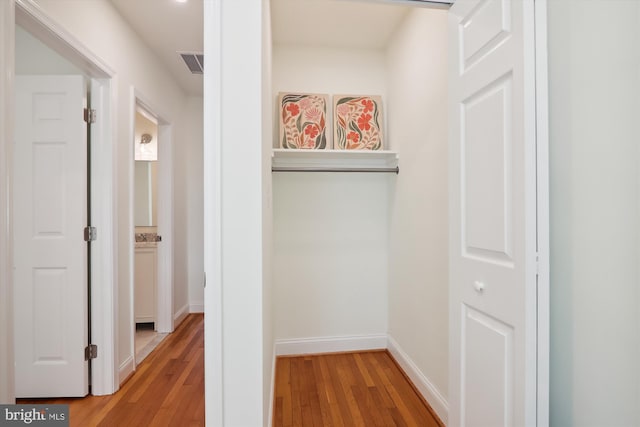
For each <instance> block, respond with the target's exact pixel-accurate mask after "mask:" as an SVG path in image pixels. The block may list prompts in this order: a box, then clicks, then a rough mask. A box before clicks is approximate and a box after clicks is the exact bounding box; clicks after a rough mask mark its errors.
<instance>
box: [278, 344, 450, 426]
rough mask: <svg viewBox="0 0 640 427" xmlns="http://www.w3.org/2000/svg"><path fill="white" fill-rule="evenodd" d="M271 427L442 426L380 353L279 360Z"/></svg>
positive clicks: (385, 353)
mask: <svg viewBox="0 0 640 427" xmlns="http://www.w3.org/2000/svg"><path fill="white" fill-rule="evenodd" d="M274 406H275V408H274V420H273V425H274V427H289V426H292V427H348V426H358V427H360V426H361V427H404V426H407V427H409V426H412V427H436V426H442V424H441V423H440V421H439V419H437V418H436V417H435V416H434V415H432V413H431V411H430V408H429V407H428V405H427V404H426V402H424V400H423V399H422V398H421V397H420V395H419V394H418V393H417V392H416V390H415V389H414V387H413V385H412V384H411V382H410V381H409V380H408V379H407V377H406V376H405V375H404V373H403V372H402V370H400V368H399V367H398V365H397V364H396V363H395V361H394V360H393V358H392V357H391V355H390V354H389V353H388V352H387V351H384V350H381V351H371V352H360V353H338V354H325V355H315V356H295V357H281V358H278V360H277V362H276V393H275V402H274Z"/></svg>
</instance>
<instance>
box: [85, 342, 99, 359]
mask: <svg viewBox="0 0 640 427" xmlns="http://www.w3.org/2000/svg"><path fill="white" fill-rule="evenodd" d="M97 357H98V346H97V345H95V344H89V345H88V346H86V347H85V348H84V360H90V359H96V358H97Z"/></svg>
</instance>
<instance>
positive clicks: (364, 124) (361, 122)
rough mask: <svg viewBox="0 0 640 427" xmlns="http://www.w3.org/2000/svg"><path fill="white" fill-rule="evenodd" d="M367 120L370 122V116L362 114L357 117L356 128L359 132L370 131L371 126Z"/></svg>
mask: <svg viewBox="0 0 640 427" xmlns="http://www.w3.org/2000/svg"><path fill="white" fill-rule="evenodd" d="M369 120H371V114H362V115H361V116H360V117H358V127H359V128H360V129H361V130H369V129H371V125H370V124H369Z"/></svg>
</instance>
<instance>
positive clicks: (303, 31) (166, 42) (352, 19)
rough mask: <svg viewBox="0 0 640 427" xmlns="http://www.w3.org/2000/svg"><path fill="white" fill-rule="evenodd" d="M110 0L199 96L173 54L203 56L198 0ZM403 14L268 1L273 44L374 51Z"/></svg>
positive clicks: (338, 4)
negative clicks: (185, 52)
mask: <svg viewBox="0 0 640 427" xmlns="http://www.w3.org/2000/svg"><path fill="white" fill-rule="evenodd" d="M110 1H111V3H113V5H114V6H115V7H116V9H117V10H118V11H119V12H120V14H121V15H122V16H123V17H124V18H125V20H126V21H127V22H128V23H129V24H130V25H131V27H132V28H134V30H135V31H136V32H137V33H138V34H139V35H140V37H141V38H142V39H143V40H144V42H145V43H146V44H147V45H148V46H149V47H150V48H151V49H152V50H153V51H154V52H155V53H156V55H157V56H158V58H160V60H161V61H162V62H163V63H164V64H165V66H166V67H167V69H168V70H169V72H170V73H171V74H172V75H173V76H174V78H175V79H176V81H177V82H179V84H180V85H181V86H182V88H183V89H184V91H185V92H186V93H188V94H190V95H202V75H193V74H191V72H190V71H189V70H188V69H187V67H186V65H185V64H184V62H183V61H182V59H181V58H180V56H179V55H178V54H177V52H183V51H187V52H203V50H204V49H203V18H202V15H203V1H204V0H188V1H187V2H186V3H178V2H176V1H175V0H110ZM235 1H242V0H235ZM406 13H407V8H406V7H403V6H396V5H389V4H381V3H379V2H376V1H372V0H368V1H356V2H350V1H346V0H271V19H272V31H273V42H274V43H275V44H287V45H292V44H294V45H304V46H320V45H321V46H329V47H349V48H374V49H379V48H383V47H385V46H386V45H387V43H388V41H389V38H390V37H391V35H392V34H393V32H394V31H395V29H396V28H397V26H398V25H399V23H400V22H401V21H402V19H403V18H404V16H405V15H406ZM205 67H206V58H205Z"/></svg>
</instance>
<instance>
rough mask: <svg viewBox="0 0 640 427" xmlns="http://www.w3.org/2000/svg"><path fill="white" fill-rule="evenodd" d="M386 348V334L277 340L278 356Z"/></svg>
mask: <svg viewBox="0 0 640 427" xmlns="http://www.w3.org/2000/svg"><path fill="white" fill-rule="evenodd" d="M386 348H387V335H386V334H372V335H349V336H338V337H315V338H296V339H282V340H276V344H275V349H276V355H277V356H291V355H298V354H320V353H337V352H342V351H364V350H381V349H386Z"/></svg>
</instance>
